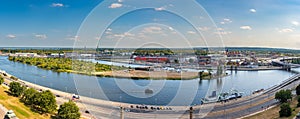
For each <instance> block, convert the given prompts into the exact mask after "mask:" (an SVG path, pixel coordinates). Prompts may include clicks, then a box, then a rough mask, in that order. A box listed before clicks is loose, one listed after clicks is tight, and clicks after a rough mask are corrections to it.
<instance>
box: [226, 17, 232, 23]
mask: <svg viewBox="0 0 300 119" xmlns="http://www.w3.org/2000/svg"><path fill="white" fill-rule="evenodd" d="M224 21H225V22H228V23H231V22H232V21H231V20H230V19H227V18H225V19H224Z"/></svg>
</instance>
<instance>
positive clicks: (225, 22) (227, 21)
mask: <svg viewBox="0 0 300 119" xmlns="http://www.w3.org/2000/svg"><path fill="white" fill-rule="evenodd" d="M229 23H232V21H231V20H230V19H228V18H224V19H223V21H221V22H220V24H229Z"/></svg>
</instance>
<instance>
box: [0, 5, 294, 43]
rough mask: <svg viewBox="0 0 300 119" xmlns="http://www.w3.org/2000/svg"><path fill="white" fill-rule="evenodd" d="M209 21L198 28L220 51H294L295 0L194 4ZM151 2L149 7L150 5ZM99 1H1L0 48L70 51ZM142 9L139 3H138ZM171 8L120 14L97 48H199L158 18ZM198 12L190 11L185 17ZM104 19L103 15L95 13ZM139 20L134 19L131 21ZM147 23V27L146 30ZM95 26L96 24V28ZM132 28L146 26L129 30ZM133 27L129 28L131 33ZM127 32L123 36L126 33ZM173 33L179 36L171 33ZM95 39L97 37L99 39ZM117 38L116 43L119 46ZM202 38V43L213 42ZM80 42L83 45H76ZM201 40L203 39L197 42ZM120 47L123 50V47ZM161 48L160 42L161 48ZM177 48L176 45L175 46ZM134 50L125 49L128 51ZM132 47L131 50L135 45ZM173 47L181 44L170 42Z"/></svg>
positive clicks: (170, 19) (174, 20) (184, 27)
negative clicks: (145, 43)
mask: <svg viewBox="0 0 300 119" xmlns="http://www.w3.org/2000/svg"><path fill="white" fill-rule="evenodd" d="M129 1H130V0H111V2H112V4H110V5H107V7H106V8H107V10H117V9H122V8H125V7H131V6H129V5H127V2H129ZM196 1H197V3H198V4H199V5H201V6H202V7H203V8H204V9H205V10H206V11H207V13H208V15H210V17H211V18H212V20H213V22H214V23H215V25H216V26H205V24H204V25H203V27H198V28H197V29H196V30H198V31H200V32H201V33H205V32H207V31H209V30H211V29H216V30H217V32H211V31H210V32H211V33H213V34H215V35H221V36H222V39H223V42H224V46H226V47H272V48H288V49H300V47H299V46H300V40H299V38H300V30H299V27H300V24H299V22H300V16H299V14H300V7H299V6H300V1H298V0H284V1H283V0H264V1H261V0H251V1H249V0H230V1H228V0H196ZM153 2H154V1H153ZM101 3H103V1H102V0H92V1H86V0H76V1H69V0H60V1H48V0H45V1H43V2H41V1H39V0H3V1H2V4H0V16H1V19H0V26H1V28H0V47H31V46H33V47H44V46H48V47H72V46H73V45H74V41H75V40H76V39H80V36H77V31H78V29H79V28H80V25H81V23H82V22H83V21H84V20H85V18H86V17H87V16H88V15H89V13H90V12H91V11H92V10H93V9H94V8H95V7H96V6H97V5H98V4H101ZM141 4H142V3H141ZM171 7H175V8H176V7H189V6H184V5H183V6H174V5H172V4H169V5H164V6H161V7H157V8H155V9H146V10H140V11H136V12H134V13H130V14H126V15H125V16H122V17H121V18H120V19H118V20H116V21H115V22H113V23H112V24H111V25H110V27H109V28H108V29H106V32H105V33H104V34H103V36H102V37H96V36H95V39H98V40H99V39H100V43H102V44H105V45H108V46H113V45H114V43H116V42H118V43H119V42H120V43H122V41H123V42H124V43H126V42H127V41H132V40H133V39H137V40H136V41H135V42H134V43H138V42H143V40H148V41H152V42H161V40H160V39H168V40H166V44H168V43H170V41H172V40H170V39H175V41H181V40H182V39H184V38H182V34H183V35H188V36H190V37H189V39H193V41H192V42H191V43H187V44H196V46H197V45H205V43H204V42H203V41H201V40H199V39H200V38H199V37H200V35H199V34H197V33H196V32H195V29H191V28H192V27H191V26H189V25H188V24H187V23H185V22H184V21H180V18H178V17H176V16H175V15H172V14H169V13H168V12H164V10H168V9H169V8H171ZM197 12H203V11H191V14H193V13H197ZM101 13H103V14H102V15H109V14H108V13H109V11H101ZM136 17H139V18H140V19H137V18H136ZM150 23H151V24H150ZM94 24H101V18H99V23H97V22H95V23H94ZM138 24H146V25H143V26H139V27H135V25H138ZM132 27H134V28H132ZM128 29H129V31H128ZM175 31H177V32H179V34H178V33H175ZM99 35H100V33H99ZM120 38H122V40H120ZM213 39H214V38H210V37H208V38H206V39H205V40H213ZM81 40H83V39H81ZM202 40H203V39H202ZM124 43H123V44H124ZM162 43H164V42H162ZM176 43H177V44H176ZM131 45H134V44H132V43H131V44H128V47H131ZM135 45H136V44H135ZM172 45H175V46H177V45H178V46H180V45H182V43H178V42H174V44H172Z"/></svg>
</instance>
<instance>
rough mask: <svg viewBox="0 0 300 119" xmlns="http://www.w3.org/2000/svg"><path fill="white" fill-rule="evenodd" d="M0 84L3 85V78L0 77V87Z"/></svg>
mask: <svg viewBox="0 0 300 119" xmlns="http://www.w3.org/2000/svg"><path fill="white" fill-rule="evenodd" d="M2 83H4V79H3V77H1V76H0V85H1V84H2Z"/></svg>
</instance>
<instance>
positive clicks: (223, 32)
mask: <svg viewBox="0 0 300 119" xmlns="http://www.w3.org/2000/svg"><path fill="white" fill-rule="evenodd" d="M231 33H232V32H231V31H218V32H215V34H219V35H228V34H231Z"/></svg>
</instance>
